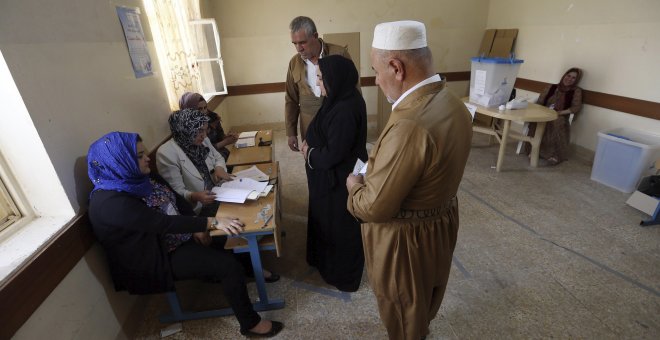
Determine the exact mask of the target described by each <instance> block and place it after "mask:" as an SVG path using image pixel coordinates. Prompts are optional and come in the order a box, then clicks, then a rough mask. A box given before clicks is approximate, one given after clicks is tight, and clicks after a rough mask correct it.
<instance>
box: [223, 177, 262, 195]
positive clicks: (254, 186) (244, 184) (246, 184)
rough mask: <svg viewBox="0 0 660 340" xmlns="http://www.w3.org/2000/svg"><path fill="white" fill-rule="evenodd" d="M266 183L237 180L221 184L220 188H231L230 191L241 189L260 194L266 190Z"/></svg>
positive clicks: (243, 179) (248, 179) (246, 179)
mask: <svg viewBox="0 0 660 340" xmlns="http://www.w3.org/2000/svg"><path fill="white" fill-rule="evenodd" d="M267 185H268V183H266V182H259V181H255V180H253V179H252V178H238V179H234V180H233V181H229V182H224V183H222V186H220V187H221V188H231V189H243V190H250V191H253V190H254V191H257V192H262V191H264V189H265V188H266V186H267Z"/></svg>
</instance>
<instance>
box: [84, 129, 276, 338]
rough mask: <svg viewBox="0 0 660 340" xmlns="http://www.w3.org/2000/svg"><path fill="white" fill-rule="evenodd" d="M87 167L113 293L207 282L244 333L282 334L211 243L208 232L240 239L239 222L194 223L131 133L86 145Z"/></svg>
mask: <svg viewBox="0 0 660 340" xmlns="http://www.w3.org/2000/svg"><path fill="white" fill-rule="evenodd" d="M87 165H88V173H89V178H90V180H91V181H92V183H93V184H94V190H93V191H92V194H91V196H90V204H89V218H90V220H91V222H92V229H93V230H94V234H95V235H96V237H97V239H98V240H99V242H100V243H101V245H102V246H103V248H104V249H105V252H106V256H107V258H108V264H109V267H110V273H111V275H112V279H113V281H114V285H115V289H116V290H118V291H121V290H127V291H128V292H129V293H131V294H150V293H162V292H169V291H173V290H174V289H175V287H174V281H175V280H185V279H191V278H199V279H207V280H209V281H211V282H219V283H220V284H221V285H222V290H223V293H224V295H225V297H226V299H227V300H228V302H229V304H230V305H231V308H232V309H233V310H234V314H235V315H236V318H237V319H238V322H239V324H240V326H241V329H240V331H241V334H243V335H248V336H262V337H269V336H274V335H275V334H277V333H278V332H279V331H280V330H282V328H283V325H282V323H280V322H277V321H272V322H271V321H268V320H263V319H261V317H260V316H259V314H257V313H256V312H255V311H254V309H253V307H252V303H251V301H250V297H249V296H248V293H247V289H246V283H245V275H244V270H243V267H242V265H241V264H240V263H238V261H236V259H235V258H234V256H233V254H232V253H231V252H228V251H226V250H224V249H223V248H222V247H220V246H213V245H212V244H211V239H210V236H209V234H208V231H209V230H213V229H215V230H222V231H223V232H224V233H225V234H227V235H237V234H239V233H240V232H241V231H242V229H243V223H242V222H241V221H240V220H238V219H236V218H231V217H229V218H221V219H216V218H212V217H197V216H195V214H194V212H193V210H192V208H191V206H190V204H189V203H188V202H187V201H186V200H185V199H184V198H183V197H181V196H179V195H178V194H176V192H174V191H173V190H172V189H171V188H170V186H169V185H167V183H166V182H165V181H164V180H163V179H162V178H161V177H160V176H158V175H155V174H152V175H150V169H149V157H148V156H147V154H146V151H145V148H144V145H143V144H142V142H141V139H140V137H139V136H138V135H137V134H135V133H125V132H112V133H109V134H107V135H105V136H103V137H101V138H100V139H99V140H97V141H96V142H94V143H93V144H92V145H91V146H90V148H89V152H88V154H87ZM209 245H211V246H209Z"/></svg>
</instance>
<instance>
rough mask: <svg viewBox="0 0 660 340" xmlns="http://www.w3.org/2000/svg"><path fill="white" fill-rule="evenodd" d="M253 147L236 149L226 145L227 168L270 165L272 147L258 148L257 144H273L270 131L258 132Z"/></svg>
mask: <svg viewBox="0 0 660 340" xmlns="http://www.w3.org/2000/svg"><path fill="white" fill-rule="evenodd" d="M255 139H256V140H255V146H250V147H245V148H236V147H234V145H233V144H232V145H228V146H227V148H228V149H229V152H230V154H229V159H228V160H227V166H237V165H247V164H260V163H270V162H272V161H273V147H272V146H271V145H267V146H259V142H270V143H272V142H273V131H272V130H260V131H259V132H258V133H257V136H256V137H255Z"/></svg>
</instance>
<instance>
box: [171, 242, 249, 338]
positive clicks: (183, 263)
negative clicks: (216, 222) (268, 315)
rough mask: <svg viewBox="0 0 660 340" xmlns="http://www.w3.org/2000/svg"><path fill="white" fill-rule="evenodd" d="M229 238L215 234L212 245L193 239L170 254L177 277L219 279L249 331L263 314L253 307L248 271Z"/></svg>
mask: <svg viewBox="0 0 660 340" xmlns="http://www.w3.org/2000/svg"><path fill="white" fill-rule="evenodd" d="M225 241H226V238H225V237H214V238H213V243H212V244H211V245H210V246H208V247H207V246H203V245H201V244H198V243H197V242H195V240H194V239H191V240H190V241H188V242H185V243H183V244H182V245H180V246H178V247H177V248H176V249H175V250H174V251H173V252H171V253H170V263H171V265H172V272H173V273H174V279H175V280H187V279H203V280H207V281H211V282H219V283H220V284H221V285H222V291H223V292H224V294H225V298H226V299H227V300H228V301H229V305H230V306H231V308H232V309H233V310H234V314H235V315H236V318H237V319H238V323H239V324H240V325H241V330H243V331H245V330H248V329H251V328H253V327H255V326H256V325H257V324H258V323H259V321H261V317H260V316H259V314H257V312H255V311H254V308H252V302H250V296H249V295H248V292H247V288H246V286H245V270H244V269H243V265H242V264H241V263H239V261H237V259H236V258H235V257H234V254H233V253H232V252H231V251H228V250H225V249H224V243H225Z"/></svg>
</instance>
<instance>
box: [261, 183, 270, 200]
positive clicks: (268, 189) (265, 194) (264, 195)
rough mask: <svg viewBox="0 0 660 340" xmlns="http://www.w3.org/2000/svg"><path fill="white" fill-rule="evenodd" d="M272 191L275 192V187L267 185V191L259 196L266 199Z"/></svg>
mask: <svg viewBox="0 0 660 340" xmlns="http://www.w3.org/2000/svg"><path fill="white" fill-rule="evenodd" d="M271 190H273V185H272V184H269V185H267V186H266V189H264V191H262V192H261V193H260V194H259V197H266V196H268V193H269V192H270V191H271Z"/></svg>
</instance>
